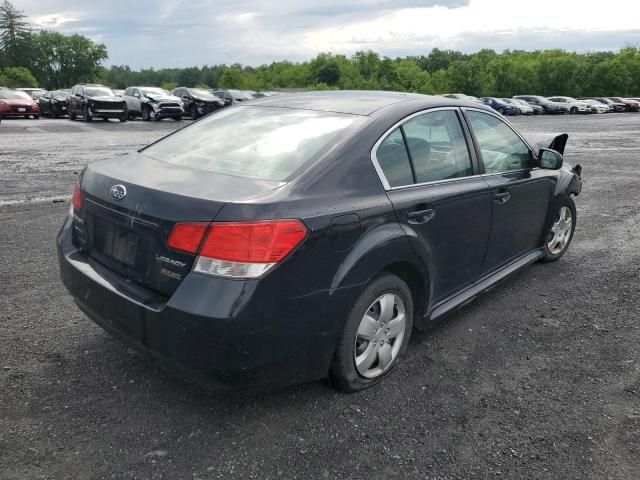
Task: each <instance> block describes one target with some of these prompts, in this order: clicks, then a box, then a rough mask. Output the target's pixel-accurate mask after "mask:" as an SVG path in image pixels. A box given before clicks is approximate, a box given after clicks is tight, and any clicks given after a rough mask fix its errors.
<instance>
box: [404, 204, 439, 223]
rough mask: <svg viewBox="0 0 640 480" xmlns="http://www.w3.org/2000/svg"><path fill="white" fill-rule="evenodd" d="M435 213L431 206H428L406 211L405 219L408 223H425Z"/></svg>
mask: <svg viewBox="0 0 640 480" xmlns="http://www.w3.org/2000/svg"><path fill="white" fill-rule="evenodd" d="M435 214H436V211H435V210H434V209H433V208H429V209H427V210H417V211H415V212H409V213H407V219H408V220H409V223H413V224H419V223H427V222H428V221H429V220H431V219H432V218H433V217H434V216H435Z"/></svg>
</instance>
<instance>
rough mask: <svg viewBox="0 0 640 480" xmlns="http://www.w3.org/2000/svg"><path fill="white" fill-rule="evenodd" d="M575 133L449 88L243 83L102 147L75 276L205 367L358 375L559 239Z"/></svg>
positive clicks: (121, 329) (88, 193) (218, 375)
mask: <svg viewBox="0 0 640 480" xmlns="http://www.w3.org/2000/svg"><path fill="white" fill-rule="evenodd" d="M566 141H567V135H559V136H551V137H549V138H542V139H540V143H537V144H533V143H530V142H528V141H526V140H525V139H524V138H523V137H522V136H521V135H520V134H519V133H518V132H517V131H516V130H515V129H514V128H513V127H512V126H511V125H510V124H509V123H507V122H506V121H505V120H504V119H503V118H501V116H500V115H499V114H497V113H495V112H494V111H492V110H491V109H490V108H488V107H484V106H482V105H478V104H477V103H473V102H468V101H459V100H452V99H448V98H441V97H428V96H422V95H416V94H401V93H390V92H315V93H304V94H298V95H295V96H288V97H286V98H284V99H282V98H279V97H271V98H263V99H260V100H256V101H250V102H243V103H242V104H240V105H236V106H232V107H229V108H227V109H225V110H222V111H220V112H217V113H216V114H214V115H211V116H209V117H207V118H204V119H202V120H201V121H199V122H195V123H193V124H191V125H189V126H187V127H186V128H183V129H181V130H179V131H177V132H176V133H173V134H171V135H169V136H167V137H165V138H164V139H162V140H160V141H158V142H156V143H154V144H152V145H150V146H148V147H147V148H144V149H142V150H141V151H139V152H137V153H132V154H131V155H128V156H125V157H117V158H112V159H108V160H104V161H101V162H96V163H92V164H90V165H89V166H88V167H87V168H86V169H85V170H84V172H83V173H82V174H81V175H80V178H79V180H78V183H77V185H76V187H75V190H74V193H73V200H72V207H71V210H70V212H69V216H68V217H67V218H66V219H65V221H64V225H63V227H62V229H61V231H60V233H59V235H58V238H57V248H58V256H59V263H60V273H61V278H62V281H63V283H64V285H65V286H66V288H67V289H68V291H69V292H70V293H71V295H72V296H73V298H74V300H75V302H76V303H77V305H78V306H79V307H80V309H82V311H84V312H85V313H86V314H87V315H88V316H89V317H91V318H92V319H93V320H94V321H95V322H96V323H98V324H99V325H101V326H102V327H104V328H105V329H106V330H108V331H109V332H112V333H113V335H115V336H116V337H118V338H120V339H121V340H122V341H123V342H125V343H127V344H129V345H131V346H132V347H133V348H136V349H138V350H140V351H142V352H146V353H148V354H150V355H151V356H152V357H155V358H156V359H158V360H159V361H160V362H161V363H163V364H165V365H168V366H169V367H171V368H173V369H176V370H178V371H180V372H182V373H183V374H185V375H189V376H191V377H192V378H194V379H196V380H198V381H201V382H203V383H206V384H208V385H218V386H224V387H247V386H254V387H255V386H260V387H270V386H275V385H284V384H291V383H296V382H303V381H310V380H315V379H322V378H327V377H328V378H329V379H330V381H331V383H332V384H333V385H334V386H336V387H337V388H339V389H341V390H344V391H355V390H360V389H363V388H366V387H369V386H371V385H373V384H375V383H376V382H378V381H380V380H381V379H382V378H383V377H384V376H385V375H387V374H389V373H390V372H391V371H392V370H393V368H394V367H395V366H396V365H397V364H398V363H399V360H400V358H401V357H402V353H403V352H404V350H405V348H406V347H407V343H408V342H409V338H410V336H411V333H412V331H413V330H414V329H416V328H417V329H422V328H425V326H426V325H427V324H429V322H431V321H433V320H436V319H438V318H441V317H443V316H444V315H445V314H447V313H448V312H451V311H452V310H454V309H456V308H457V307H459V306H461V305H464V304H466V303H468V302H469V301H470V300H471V299H473V298H475V297H476V296H478V295H479V294H481V293H482V292H484V291H486V290H488V289H490V288H492V287H493V286H494V285H495V284H496V283H497V282H499V281H501V280H504V279H505V278H506V277H508V276H509V275H511V274H513V273H514V272H517V271H518V270H520V269H522V268H524V267H526V266H527V265H530V264H531V263H533V262H536V261H554V260H558V259H559V258H560V257H562V255H563V254H564V253H565V252H566V250H567V248H568V246H569V244H570V242H571V239H572V236H573V232H574V228H575V226H576V209H575V205H574V201H573V199H572V195H577V194H579V193H580V190H581V185H582V182H581V179H580V171H581V169H580V168H579V167H578V166H577V167H575V168H573V169H571V168H570V167H569V166H568V165H566V164H564V165H563V159H562V152H563V150H564V145H565V143H566ZM540 147H543V148H540ZM551 148H553V150H552V149H551Z"/></svg>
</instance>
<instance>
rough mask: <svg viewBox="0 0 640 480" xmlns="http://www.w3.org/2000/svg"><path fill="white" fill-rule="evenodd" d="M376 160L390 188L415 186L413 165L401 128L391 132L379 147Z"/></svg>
mask: <svg viewBox="0 0 640 480" xmlns="http://www.w3.org/2000/svg"><path fill="white" fill-rule="evenodd" d="M376 158H377V160H378V164H379V165H380V168H381V169H382V171H383V172H384V176H385V177H386V178H387V182H389V185H390V186H392V187H401V186H403V185H412V184H413V173H412V172H411V163H410V162H409V155H408V154H407V147H406V146H405V143H404V139H403V138H402V132H400V128H396V129H395V130H394V131H393V132H391V133H390V134H389V135H388V136H387V138H385V139H384V141H383V142H382V143H381V144H380V145H379V146H378V150H376Z"/></svg>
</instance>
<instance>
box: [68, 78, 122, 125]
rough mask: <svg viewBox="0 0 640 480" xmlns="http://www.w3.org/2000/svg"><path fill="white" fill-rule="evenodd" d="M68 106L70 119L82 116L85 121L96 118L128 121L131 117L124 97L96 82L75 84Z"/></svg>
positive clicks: (70, 93)
mask: <svg viewBox="0 0 640 480" xmlns="http://www.w3.org/2000/svg"><path fill="white" fill-rule="evenodd" d="M67 108H68V110H69V119H70V120H75V119H76V118H77V117H78V116H81V117H82V119H83V120H84V121H85V122H90V121H92V120H93V119H94V118H102V119H103V120H109V119H110V118H117V119H118V120H120V121H121V122H126V121H127V118H128V117H129V114H128V113H127V104H126V103H125V101H124V100H123V99H122V97H118V96H117V95H116V94H115V93H113V90H111V89H110V88H109V87H105V86H104V85H99V84H95V83H80V84H78V85H74V86H73V88H71V92H69V96H68V97H67Z"/></svg>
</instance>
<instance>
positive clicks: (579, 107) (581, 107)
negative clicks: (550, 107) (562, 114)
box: [549, 97, 592, 114]
mask: <svg viewBox="0 0 640 480" xmlns="http://www.w3.org/2000/svg"><path fill="white" fill-rule="evenodd" d="M549 100H551V101H552V102H558V103H564V104H565V105H567V106H568V107H569V113H572V114H575V113H592V111H591V106H590V105H589V104H588V103H585V102H583V101H581V100H576V99H575V98H573V97H549Z"/></svg>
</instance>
